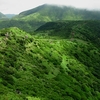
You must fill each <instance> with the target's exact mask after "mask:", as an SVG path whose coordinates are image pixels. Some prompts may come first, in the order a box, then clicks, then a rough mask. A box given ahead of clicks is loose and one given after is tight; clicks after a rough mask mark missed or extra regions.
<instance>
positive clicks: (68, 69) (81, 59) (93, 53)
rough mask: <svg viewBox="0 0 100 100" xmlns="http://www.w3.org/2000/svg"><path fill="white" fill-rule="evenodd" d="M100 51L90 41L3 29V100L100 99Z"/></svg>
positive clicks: (0, 39)
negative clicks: (40, 35)
mask: <svg viewBox="0 0 100 100" xmlns="http://www.w3.org/2000/svg"><path fill="white" fill-rule="evenodd" d="M99 73H100V50H99V49H98V48H97V47H95V46H94V45H93V44H92V43H90V42H88V41H84V40H81V41H80V42H79V41H71V40H68V39H52V38H50V39H47V38H43V37H42V38H40V37H38V36H37V35H35V36H32V35H30V34H28V33H26V32H24V31H22V30H20V29H18V28H16V27H11V28H8V29H2V30H0V100H6V99H7V100H99V99H100V75H99Z"/></svg>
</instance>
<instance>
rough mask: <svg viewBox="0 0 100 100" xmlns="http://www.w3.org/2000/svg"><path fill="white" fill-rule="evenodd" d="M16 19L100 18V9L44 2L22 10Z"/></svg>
mask: <svg viewBox="0 0 100 100" xmlns="http://www.w3.org/2000/svg"><path fill="white" fill-rule="evenodd" d="M15 18H16V19H17V18H18V19H22V20H26V21H28V20H34V21H46V22H47V21H56V20H90V19H93V20H95V19H96V20H98V19H100V11H89V10H86V9H77V8H74V7H69V6H58V5H50V4H44V5H41V6H38V7H36V8H33V9H30V10H27V11H24V12H21V13H20V14H19V15H18V16H16V17H15Z"/></svg>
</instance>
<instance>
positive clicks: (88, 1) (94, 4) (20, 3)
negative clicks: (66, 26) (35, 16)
mask: <svg viewBox="0 0 100 100" xmlns="http://www.w3.org/2000/svg"><path fill="white" fill-rule="evenodd" d="M42 4H58V5H67V6H74V7H76V8H87V9H97V10H100V0H0V12H2V13H4V14H18V13H20V12H22V11H25V10H29V9H32V8H34V7H37V6H39V5H42Z"/></svg>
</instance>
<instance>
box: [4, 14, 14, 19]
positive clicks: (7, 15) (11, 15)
mask: <svg viewBox="0 0 100 100" xmlns="http://www.w3.org/2000/svg"><path fill="white" fill-rule="evenodd" d="M5 16H6V17H7V18H12V17H14V16H16V15H15V14H5Z"/></svg>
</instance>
